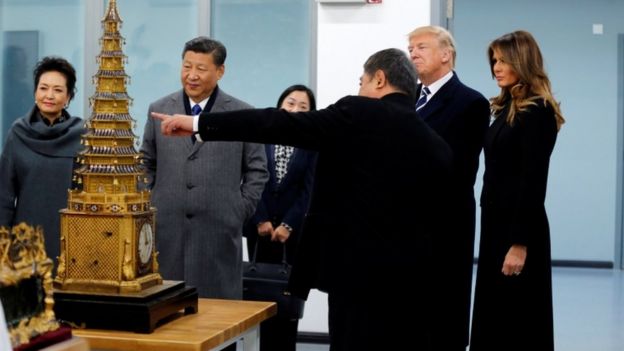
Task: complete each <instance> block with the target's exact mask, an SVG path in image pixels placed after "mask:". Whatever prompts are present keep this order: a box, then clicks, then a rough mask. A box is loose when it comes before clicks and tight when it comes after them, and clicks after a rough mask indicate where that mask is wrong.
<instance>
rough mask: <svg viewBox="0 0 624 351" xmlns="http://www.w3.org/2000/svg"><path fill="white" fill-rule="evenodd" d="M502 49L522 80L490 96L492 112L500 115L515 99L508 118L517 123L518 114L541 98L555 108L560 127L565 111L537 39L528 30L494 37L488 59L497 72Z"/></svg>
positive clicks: (506, 61) (559, 126)
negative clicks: (497, 62) (562, 110)
mask: <svg viewBox="0 0 624 351" xmlns="http://www.w3.org/2000/svg"><path fill="white" fill-rule="evenodd" d="M495 52H498V53H499V54H500V55H501V56H502V59H503V61H504V62H505V63H507V64H509V65H510V66H511V69H512V70H513V71H514V73H515V74H516V75H517V76H518V82H517V83H516V84H515V85H514V86H512V87H505V88H502V89H501V92H500V94H499V95H498V96H496V97H493V98H491V99H490V103H491V108H492V113H493V114H494V116H495V117H500V116H499V115H500V113H501V112H502V111H503V109H504V107H505V105H506V103H507V102H509V100H511V104H510V108H509V112H508V114H507V122H508V123H509V124H511V125H513V123H514V120H515V117H516V114H517V113H518V112H521V111H525V110H526V109H527V108H528V107H529V106H531V105H537V102H538V101H540V100H543V101H544V104H545V105H547V106H550V107H552V109H553V111H554V112H555V119H556V122H557V130H559V129H561V125H563V123H565V119H564V118H563V115H562V114H561V109H560V108H559V103H558V102H557V101H555V98H554V97H553V95H552V92H551V87H550V80H549V79H548V75H547V74H546V71H545V70H544V62H543V59H542V53H541V51H540V49H539V46H538V45H537V42H536V41H535V39H534V38H533V36H532V35H531V33H529V32H526V31H522V30H519V31H515V32H512V33H508V34H505V35H503V36H501V37H499V38H497V39H494V41H492V43H490V46H489V47H488V52H487V53H488V60H489V62H490V72H491V73H492V77H495V74H494V64H495V61H494V58H493V57H494V53H495Z"/></svg>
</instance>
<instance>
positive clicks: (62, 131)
mask: <svg viewBox="0 0 624 351" xmlns="http://www.w3.org/2000/svg"><path fill="white" fill-rule="evenodd" d="M62 114H63V118H64V120H63V121H62V122H58V123H56V124H54V125H52V126H48V125H46V124H45V122H43V119H42V116H41V114H40V113H39V109H38V108H37V107H36V106H35V107H33V109H32V110H31V111H30V112H29V113H28V114H27V115H25V116H23V117H20V118H19V119H18V120H16V121H15V123H14V125H13V130H14V132H15V135H17V137H18V139H19V140H21V141H22V143H24V145H26V147H28V148H29V149H31V150H33V151H34V152H36V153H39V154H42V155H46V156H51V157H74V156H76V154H77V153H78V151H79V150H81V149H82V148H83V146H82V145H81V144H79V143H76V139H79V138H80V135H82V134H84V133H85V132H86V130H85V129H84V127H83V126H82V119H81V118H79V117H72V116H70V115H69V113H68V112H67V111H66V110H65V109H63V112H62Z"/></svg>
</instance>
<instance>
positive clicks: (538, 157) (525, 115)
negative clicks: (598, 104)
mask: <svg viewBox="0 0 624 351" xmlns="http://www.w3.org/2000/svg"><path fill="white" fill-rule="evenodd" d="M506 115H507V110H506V109H505V110H503V111H502V113H501V116H500V117H498V118H496V120H495V121H494V122H493V123H492V126H491V127H490V129H489V130H488V133H487V136H486V141H485V149H484V150H485V151H484V152H485V174H484V176H483V191H482V193H481V211H482V216H481V241H480V245H479V267H478V271H477V282H476V286H475V300H474V301H475V302H474V313H473V319H472V336H471V345H470V350H474V351H477V350H500V349H506V350H513V351H515V350H545V351H548V350H554V337H553V305H552V278H551V254H550V229H549V225H548V217H547V215H546V208H545V205H544V202H545V199H546V186H547V183H548V168H549V164H550V156H551V154H552V151H553V148H554V146H555V141H556V139H557V122H556V119H555V113H554V110H553V109H552V107H550V106H547V105H546V104H545V103H544V101H543V100H538V101H536V105H532V106H529V107H528V108H527V109H526V110H525V111H521V112H518V113H517V114H516V118H515V120H514V122H513V124H509V123H508V122H507V121H506V120H505V119H506ZM514 244H520V245H525V246H526V247H527V256H526V261H525V263H524V267H523V268H522V273H521V274H520V275H519V276H505V275H503V274H502V273H501V270H502V267H503V262H504V261H505V255H506V254H507V252H508V251H509V248H510V247H511V246H512V245H514ZM509 330H513V332H514V333H515V334H516V335H522V337H520V338H515V340H514V341H513V342H511V343H510V340H509V338H510V336H509V335H508V334H509ZM511 338H514V336H511Z"/></svg>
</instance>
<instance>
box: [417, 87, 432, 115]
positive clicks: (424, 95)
mask: <svg viewBox="0 0 624 351" xmlns="http://www.w3.org/2000/svg"><path fill="white" fill-rule="evenodd" d="M429 94H431V91H429V88H427V87H423V88H422V90H421V91H420V98H418V101H417V102H416V111H418V109H419V108H421V107H422V106H423V105H424V104H425V103H426V102H427V96H429Z"/></svg>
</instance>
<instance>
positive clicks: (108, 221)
mask: <svg viewBox="0 0 624 351" xmlns="http://www.w3.org/2000/svg"><path fill="white" fill-rule="evenodd" d="M121 23H122V20H121V18H120V17H119V13H118V11H117V4H116V1H115V0H110V1H109V4H108V9H107V10H106V15H105V17H104V19H103V20H102V27H103V29H104V34H103V36H102V38H101V39H100V44H101V47H102V50H101V53H100V55H98V57H97V61H98V64H99V70H98V72H97V74H96V75H95V76H94V77H93V80H94V84H95V85H96V92H95V94H94V95H93V96H92V97H91V99H90V104H91V107H92V114H91V116H90V117H89V119H88V120H87V121H86V125H85V126H86V128H87V132H86V133H85V134H84V135H83V136H82V143H83V144H84V145H85V148H84V150H83V151H82V152H80V154H79V155H78V158H77V161H78V162H79V164H80V167H79V168H78V169H77V170H76V171H75V174H74V181H75V183H76V184H77V187H76V188H74V189H72V190H70V191H69V196H68V201H67V202H68V203H67V208H66V209H63V210H61V255H60V257H59V265H58V272H57V276H56V278H55V280H54V286H55V287H56V288H57V289H60V290H72V291H86V292H105V293H108V292H111V293H132V292H140V291H142V290H144V289H147V288H149V287H151V286H154V285H157V284H162V278H161V277H160V274H158V262H157V259H156V257H157V255H158V253H157V252H156V251H155V245H154V240H155V232H154V214H155V209H154V208H153V207H151V206H150V193H149V191H148V190H139V188H138V185H139V183H140V182H141V181H142V179H143V177H144V172H143V171H142V167H141V164H140V154H139V152H138V151H137V150H136V149H135V146H134V144H135V140H137V138H138V137H137V136H136V135H135V134H134V133H133V131H132V129H133V124H134V122H135V121H134V120H133V119H132V117H131V116H130V114H129V110H128V108H129V105H130V103H131V102H132V99H131V98H130V97H129V96H128V94H127V91H126V85H127V84H128V83H129V78H130V77H129V76H128V75H126V73H125V70H124V63H126V61H127V60H126V56H125V55H124V54H123V51H122V45H123V44H124V43H125V40H124V38H123V37H122V36H121V35H120V33H119V28H120V26H121Z"/></svg>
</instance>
